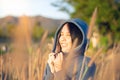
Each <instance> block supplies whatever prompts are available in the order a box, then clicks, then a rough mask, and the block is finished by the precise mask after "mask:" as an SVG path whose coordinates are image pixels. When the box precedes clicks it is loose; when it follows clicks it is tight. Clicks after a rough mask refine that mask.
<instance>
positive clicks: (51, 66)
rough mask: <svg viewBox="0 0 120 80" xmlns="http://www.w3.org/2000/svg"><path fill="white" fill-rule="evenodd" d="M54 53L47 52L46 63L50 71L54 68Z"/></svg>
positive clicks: (53, 70)
mask: <svg viewBox="0 0 120 80" xmlns="http://www.w3.org/2000/svg"><path fill="white" fill-rule="evenodd" d="M54 55H55V53H50V54H49V58H48V64H49V66H50V70H51V72H52V73H54V72H55V68H54V60H55V56H54Z"/></svg>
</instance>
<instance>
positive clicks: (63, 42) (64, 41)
mask: <svg viewBox="0 0 120 80" xmlns="http://www.w3.org/2000/svg"><path fill="white" fill-rule="evenodd" d="M59 43H60V46H61V50H62V51H63V52H69V51H70V49H71V47H72V38H71V34H70V30H69V27H68V24H65V25H64V26H63V28H62V29H61V33H60V38H59Z"/></svg>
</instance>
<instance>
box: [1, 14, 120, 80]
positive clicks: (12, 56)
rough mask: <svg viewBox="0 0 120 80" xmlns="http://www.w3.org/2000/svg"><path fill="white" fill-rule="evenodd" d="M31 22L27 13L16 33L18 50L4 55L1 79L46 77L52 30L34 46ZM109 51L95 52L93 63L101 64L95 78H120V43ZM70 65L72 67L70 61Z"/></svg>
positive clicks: (15, 45) (28, 79)
mask: <svg viewBox="0 0 120 80" xmlns="http://www.w3.org/2000/svg"><path fill="white" fill-rule="evenodd" d="M30 23H31V21H29V19H28V18H27V17H26V16H24V17H21V18H20V23H19V24H18V27H16V29H15V32H14V35H12V36H13V40H14V42H13V48H14V50H13V51H12V52H11V53H7V54H4V55H1V56H0V62H1V64H0V77H1V80H42V76H43V72H44V69H45V65H46V60H47V59H48V57H47V56H48V54H49V53H50V52H51V50H52V44H53V41H51V43H49V44H48V45H47V42H46V40H47V35H48V32H47V31H46V32H45V33H44V35H43V37H42V39H41V41H40V43H39V46H38V47H37V48H35V47H33V45H34V44H33V43H32V39H31V30H32V27H31V25H30ZM95 53H96V52H94V54H95ZM98 53H99V52H98ZM87 54H89V53H87ZM106 54H107V55H105V54H103V52H100V54H99V55H97V56H93V55H92V56H93V58H92V59H91V61H90V63H89V66H90V65H91V64H92V62H95V63H96V66H97V68H96V73H95V77H94V80H120V64H119V61H120V59H119V58H120V44H116V45H115V46H114V47H113V49H109V50H108V51H107V52H106ZM71 56H72V55H70V56H69V57H68V61H69V59H71ZM66 64H67V66H68V65H69V64H70V62H67V63H66ZM75 64H76V62H75ZM76 66H77V64H76V65H75V66H74V69H73V73H74V72H75V71H76ZM66 68H67V67H66ZM72 80H74V77H73V79H72Z"/></svg>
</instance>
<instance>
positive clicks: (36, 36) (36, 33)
mask: <svg viewBox="0 0 120 80" xmlns="http://www.w3.org/2000/svg"><path fill="white" fill-rule="evenodd" d="M43 32H44V29H43V27H41V26H37V25H35V26H34V27H33V30H32V38H33V40H34V41H38V40H40V38H41V37H42V34H43Z"/></svg>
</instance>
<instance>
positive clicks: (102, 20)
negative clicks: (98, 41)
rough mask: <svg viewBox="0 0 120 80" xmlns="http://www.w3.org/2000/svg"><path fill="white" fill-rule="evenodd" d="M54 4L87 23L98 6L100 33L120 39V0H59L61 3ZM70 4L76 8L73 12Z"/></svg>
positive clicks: (114, 39) (116, 39)
mask: <svg viewBox="0 0 120 80" xmlns="http://www.w3.org/2000/svg"><path fill="white" fill-rule="evenodd" d="M63 4H67V5H63ZM54 5H55V6H58V7H59V8H60V10H62V11H65V12H67V13H68V14H70V16H71V18H81V19H83V20H85V21H87V23H89V22H90V18H91V15H92V12H93V11H94V9H95V7H97V8H98V14H97V24H98V30H99V31H100V33H101V34H102V35H107V34H111V36H112V40H113V41H120V0H59V3H54ZM68 5H70V6H72V7H73V8H74V11H73V12H70V9H68V7H67V6H68Z"/></svg>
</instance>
